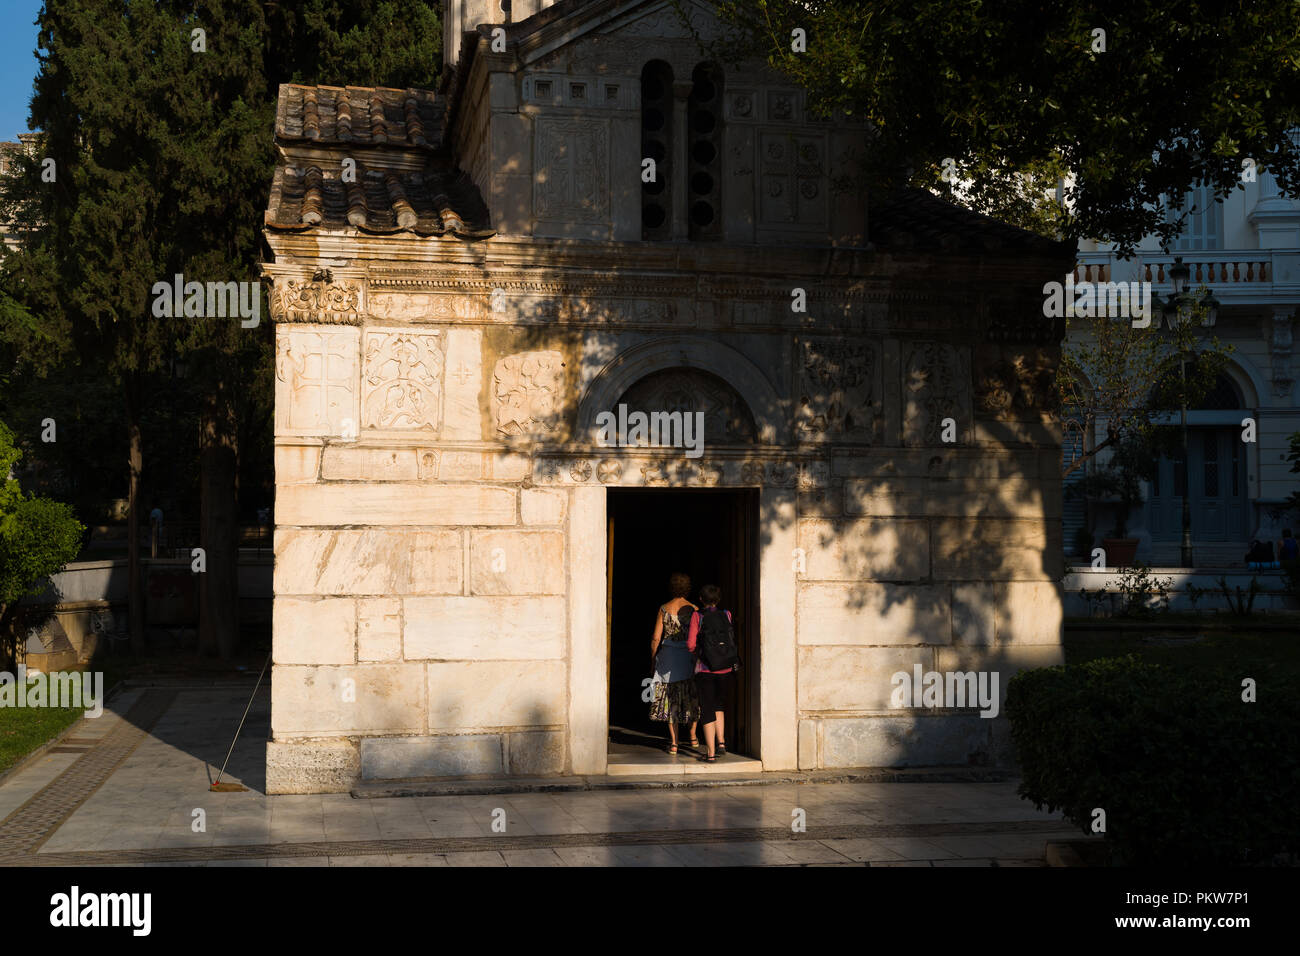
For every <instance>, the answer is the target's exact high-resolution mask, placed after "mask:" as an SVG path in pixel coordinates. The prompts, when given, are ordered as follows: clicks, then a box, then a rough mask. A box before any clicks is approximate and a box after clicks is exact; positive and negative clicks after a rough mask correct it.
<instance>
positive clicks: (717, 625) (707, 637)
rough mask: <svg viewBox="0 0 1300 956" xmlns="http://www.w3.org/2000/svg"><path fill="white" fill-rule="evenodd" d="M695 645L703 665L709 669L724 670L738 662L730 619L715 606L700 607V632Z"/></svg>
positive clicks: (738, 656)
mask: <svg viewBox="0 0 1300 956" xmlns="http://www.w3.org/2000/svg"><path fill="white" fill-rule="evenodd" d="M696 647H697V648H698V649H699V654H700V659H701V660H702V661H704V666H705V667H706V668H707V669H708V670H711V671H725V670H727V669H728V668H729V667H735V666H736V665H738V664H739V663H740V654H739V653H737V651H736V637H735V632H734V631H733V629H732V627H731V621H730V620H729V619H728V618H727V615H726V613H725V612H723V611H719V610H718V609H717V608H714V609H713V610H708V609H706V608H700V633H699V635H698V637H697V643H696Z"/></svg>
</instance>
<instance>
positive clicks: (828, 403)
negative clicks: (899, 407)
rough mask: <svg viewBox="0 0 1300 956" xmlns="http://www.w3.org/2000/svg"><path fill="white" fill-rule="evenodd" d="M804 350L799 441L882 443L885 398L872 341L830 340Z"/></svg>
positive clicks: (812, 341) (807, 341)
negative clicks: (881, 418)
mask: <svg viewBox="0 0 1300 956" xmlns="http://www.w3.org/2000/svg"><path fill="white" fill-rule="evenodd" d="M802 345H803V350H802V353H801V356H800V357H801V361H800V363H799V406H798V409H797V429H798V435H799V438H800V439H802V440H804V441H810V440H812V441H816V440H819V439H837V440H840V441H856V442H868V443H870V442H875V441H877V440H878V422H879V417H880V402H881V397H880V387H879V376H880V361H879V357H878V355H877V352H876V348H875V347H874V346H873V345H872V344H870V343H868V342H861V341H852V340H848V339H828V338H809V339H804V340H803V342H802Z"/></svg>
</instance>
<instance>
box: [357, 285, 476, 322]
mask: <svg viewBox="0 0 1300 956" xmlns="http://www.w3.org/2000/svg"><path fill="white" fill-rule="evenodd" d="M486 312H487V308H486V301H485V299H484V298H483V297H475V296H472V295H440V294H436V293H433V292H372V293H371V294H370V314H371V315H373V316H374V317H375V318H378V319H397V320H400V321H406V322H421V321H424V322H439V321H446V320H448V319H477V318H481V317H482V316H483V315H484V314H486Z"/></svg>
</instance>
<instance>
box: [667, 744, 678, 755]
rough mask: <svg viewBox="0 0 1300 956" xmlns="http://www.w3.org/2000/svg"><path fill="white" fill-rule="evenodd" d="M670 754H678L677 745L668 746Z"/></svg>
mask: <svg viewBox="0 0 1300 956" xmlns="http://www.w3.org/2000/svg"><path fill="white" fill-rule="evenodd" d="M668 753H670V754H675V753H677V745H676V744H669V745H668Z"/></svg>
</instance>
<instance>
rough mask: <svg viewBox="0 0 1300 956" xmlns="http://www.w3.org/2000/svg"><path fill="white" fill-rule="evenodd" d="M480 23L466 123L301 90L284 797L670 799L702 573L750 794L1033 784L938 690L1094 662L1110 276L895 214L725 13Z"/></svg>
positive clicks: (296, 130) (280, 330)
mask: <svg viewBox="0 0 1300 956" xmlns="http://www.w3.org/2000/svg"><path fill="white" fill-rule="evenodd" d="M502 7H506V8H508V9H509V11H510V12H503V11H502V9H501V8H502ZM444 13H445V21H444V23H445V31H446V66H447V69H446V72H445V74H444V81H443V84H442V89H440V90H439V91H437V92H433V91H426V90H416V89H408V90H399V89H385V88H376V89H361V88H355V87H347V88H342V87H330V86H315V87H310V86H296V85H285V86H283V87H281V90H280V98H279V108H278V114H277V119H276V128H275V135H276V142H277V145H278V162H277V168H276V170H275V178H274V183H273V188H272V193H271V199H270V206H269V208H268V210H267V212H266V216H265V235H266V239H267V242H268V244H269V248H270V250H271V259H272V261H270V262H268V263H266V264H265V266H264V274H265V277H266V279H267V280H268V281H269V283H270V301H271V315H272V317H273V319H274V321H275V336H276V357H275V388H276V393H275V473H276V502H275V525H276V527H275V599H274V655H273V669H272V739H271V741H270V742H269V743H268V745H267V790H268V792H270V793H307V792H329V791H346V790H348V789H350V788H352V787H354V786H356V785H357V784H358V783H359V782H363V781H384V780H393V779H406V778H423V777H465V776H478V775H488V776H529V777H537V776H549V775H601V774H606V773H618V772H628V769H629V767H635V766H636V759H637V758H635V756H634V754H633V756H631V757H629V752H635V750H636V744H637V742H638V741H642V742H647V743H653V742H654V736H653V735H658V736H659V737H661V738H662V736H663V732H664V725H663V724H655V725H651V724H650V723H649V722H648V719H647V718H648V709H649V705H648V704H647V703H646V700H648V695H647V694H646V681H647V679H648V678H649V676H650V673H651V666H650V654H649V650H650V639H651V634H652V631H653V626H654V622H655V615H656V609H657V608H658V607H659V606H660V605H661V604H662V603H663V602H664V601H666V600H668V598H669V594H668V589H667V583H668V577H669V575H670V573H672V572H674V571H682V572H685V573H687V574H689V575H691V577H692V580H693V582H694V585H695V587H696V589H698V587H699V586H700V585H703V584H709V583H713V584H717V585H719V586H720V587H721V589H722V593H723V601H722V604H723V605H724V606H725V607H728V608H730V609H731V610H732V612H733V614H734V616H735V622H736V633H737V642H738V644H739V649H740V653H741V658H742V662H743V665H742V669H741V671H740V674H739V676H738V678H737V681H736V686H735V688H734V689H735V694H734V699H733V700H732V702H731V707H730V712H729V713H728V715H727V723H726V727H727V743H728V750H729V751H731V752H734V754H735V755H736V756H735V759H736V760H738V761H740V760H747V763H746V764H745V765H746V766H748V767H751V768H754V769H757V768H759V767H760V765H761V769H763V770H768V771H791V770H796V769H798V770H810V769H817V768H835V767H886V766H922V765H970V764H982V765H1004V764H1006V763H1008V761H1009V760H1010V757H1011V750H1010V742H1009V734H1008V726H1007V721H1006V718H1005V716H993V712H997V710H998V707H999V705H1000V701H996V700H995V701H994V702H993V706H992V707H985V708H984V709H983V710H981V709H980V707H979V704H978V703H977V702H976V701H975V700H974V699H973V697H974V694H973V693H972V694H971V698H972V699H966V700H964V701H963V700H961V699H960V698H957V699H953V698H952V697H951V695H949V696H948V697H944V696H943V695H942V694H940V695H939V696H938V697H937V698H932V697H931V696H930V695H926V699H925V700H924V701H923V700H922V699H921V695H919V694H918V695H917V699H916V700H913V701H910V702H909V705H908V706H900V704H899V700H898V698H897V696H896V690H897V688H899V687H900V686H901V683H902V682H903V681H904V678H905V682H906V683H908V684H909V685H910V684H911V682H912V680H913V678H915V681H916V685H917V686H918V687H919V686H920V683H921V680H922V675H925V674H929V673H931V672H934V673H937V674H939V675H940V679H942V677H943V675H950V674H953V673H958V674H975V673H978V674H981V675H983V676H984V677H989V676H992V677H993V682H992V683H991V686H992V687H993V688H994V692H995V695H996V696H997V697H999V698H1004V697H1005V694H1006V685H1007V682H1008V681H1009V680H1010V678H1011V677H1012V676H1013V674H1014V673H1015V672H1016V671H1018V670H1021V669H1024V668H1033V667H1041V666H1048V665H1053V664H1057V663H1060V662H1061V660H1062V652H1061V627H1062V618H1061V592H1060V580H1061V575H1062V571H1063V568H1062V554H1063V550H1064V549H1063V547H1062V542H1061V540H1060V535H1061V531H1060V528H1061V522H1060V516H1061V481H1060V477H1059V465H1060V456H1061V450H1060V435H1059V433H1058V430H1057V429H1056V428H1055V427H1054V426H1053V424H1052V423H1051V419H1050V416H1049V415H1048V413H1047V406H1048V403H1049V402H1050V400H1051V392H1052V389H1051V384H1052V378H1053V374H1054V370H1055V366H1056V363H1057V361H1058V357H1059V346H1060V340H1061V337H1062V335H1063V332H1064V330H1063V328H1062V327H1061V325H1060V320H1053V319H1048V318H1044V317H1043V305H1042V303H1043V299H1042V287H1043V283H1044V282H1046V281H1049V280H1058V279H1061V278H1063V277H1064V276H1065V274H1066V273H1067V272H1069V271H1070V270H1071V269H1073V268H1074V246H1073V244H1066V243H1056V242H1050V241H1047V240H1044V239H1042V238H1039V237H1035V236H1032V235H1029V234H1027V233H1024V232H1021V231H1019V230H1017V229H1014V228H1011V227H1008V226H1005V225H1002V224H999V223H996V222H993V221H991V220H989V219H986V218H983V217H980V216H977V215H974V214H972V213H969V212H966V211H964V210H960V209H958V208H956V207H954V206H952V205H950V204H948V203H945V202H943V201H941V200H939V199H937V198H935V197H932V196H930V195H928V194H925V193H913V192H907V193H898V194H891V195H888V196H886V195H874V194H872V193H870V192H868V191H867V190H866V189H864V188H863V187H862V185H861V180H860V177H859V165H858V164H859V163H860V161H861V159H862V157H863V156H864V152H865V150H866V149H867V130H866V127H865V126H864V124H862V123H861V122H857V121H854V120H851V119H849V118H847V117H844V116H833V117H830V118H822V117H819V116H816V115H814V114H813V113H812V112H810V111H809V110H808V108H807V106H806V103H805V97H804V95H803V93H802V92H801V91H800V90H799V89H798V88H796V87H795V86H793V85H791V83H790V82H789V81H788V80H787V79H786V78H784V77H782V76H781V75H779V74H777V73H774V72H772V71H771V70H770V69H769V68H767V67H766V66H765V65H763V64H761V63H754V64H748V65H746V64H741V65H736V64H732V63H725V62H715V61H713V60H711V59H710V58H709V54H708V52H707V51H708V49H709V48H710V46H711V41H712V40H714V39H716V38H718V37H719V36H720V35H721V32H722V31H723V29H724V28H723V26H722V25H721V24H720V23H719V22H718V21H717V20H716V19H715V18H714V17H713V15H712V13H711V11H710V7H709V5H708V4H707V3H703V2H696V0H680V2H673V0H560V2H558V3H550V2H548V0H515V2H514V3H513V4H510V3H505V4H498V3H496V2H493V0H449V2H447V3H445V4H444ZM647 160H649V161H652V162H647ZM620 408H622V410H623V412H624V413H625V414H627V413H632V412H637V411H640V412H644V413H646V414H648V415H654V414H656V413H657V414H658V416H659V418H658V421H660V422H662V423H664V424H669V423H670V422H672V421H673V417H672V416H673V415H677V416H678V419H677V420H682V419H683V417H684V416H694V417H693V418H692V419H691V420H692V421H698V422H700V423H701V424H702V428H703V433H702V437H701V440H700V441H699V442H698V447H696V448H687V447H683V443H682V442H681V441H678V440H676V439H677V438H678V435H677V433H676V431H675V430H674V429H673V428H671V427H670V428H665V429H664V433H665V434H664V435H663V436H661V439H662V440H659V441H658V442H656V443H654V444H652V443H650V442H649V441H646V440H641V438H639V437H638V436H634V435H632V434H629V433H625V432H620V433H619V434H618V435H617V436H615V440H613V441H611V440H610V438H611V436H610V435H609V434H608V429H607V428H602V427H601V422H602V421H605V422H608V421H609V420H610V418H611V416H617V415H618V414H619V411H620ZM634 439H635V440H634ZM899 674H902V675H904V678H898V679H896V676H897V675H899ZM948 683H949V685H950V686H951V684H952V683H953V682H952V681H951V680H949V682H948ZM957 685H958V688H959V689H960V688H961V686H962V684H961V681H960V680H959V681H958V682H957ZM971 686H973V684H972V685H971ZM909 696H910V695H909ZM629 741H630V743H629ZM643 749H645V750H647V751H648V750H649V749H650V748H649V746H646V747H644V748H643ZM732 759H733V758H732V755H731V754H730V753H729V755H728V757H727V758H725V760H724V761H723V762H720V764H719V765H717V767H716V768H715V767H709V771H708V772H718V770H720V769H723V768H724V765H725V762H726V761H727V760H732ZM705 766H707V765H705V764H701V763H698V762H697V761H695V760H693V759H692V758H691V757H690V756H678V757H675V758H672V760H671V761H670V762H668V763H667V764H665V765H664V766H663V768H662V769H663V772H670V773H684V772H694V771H695V770H697V769H702V768H704V767H705Z"/></svg>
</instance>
